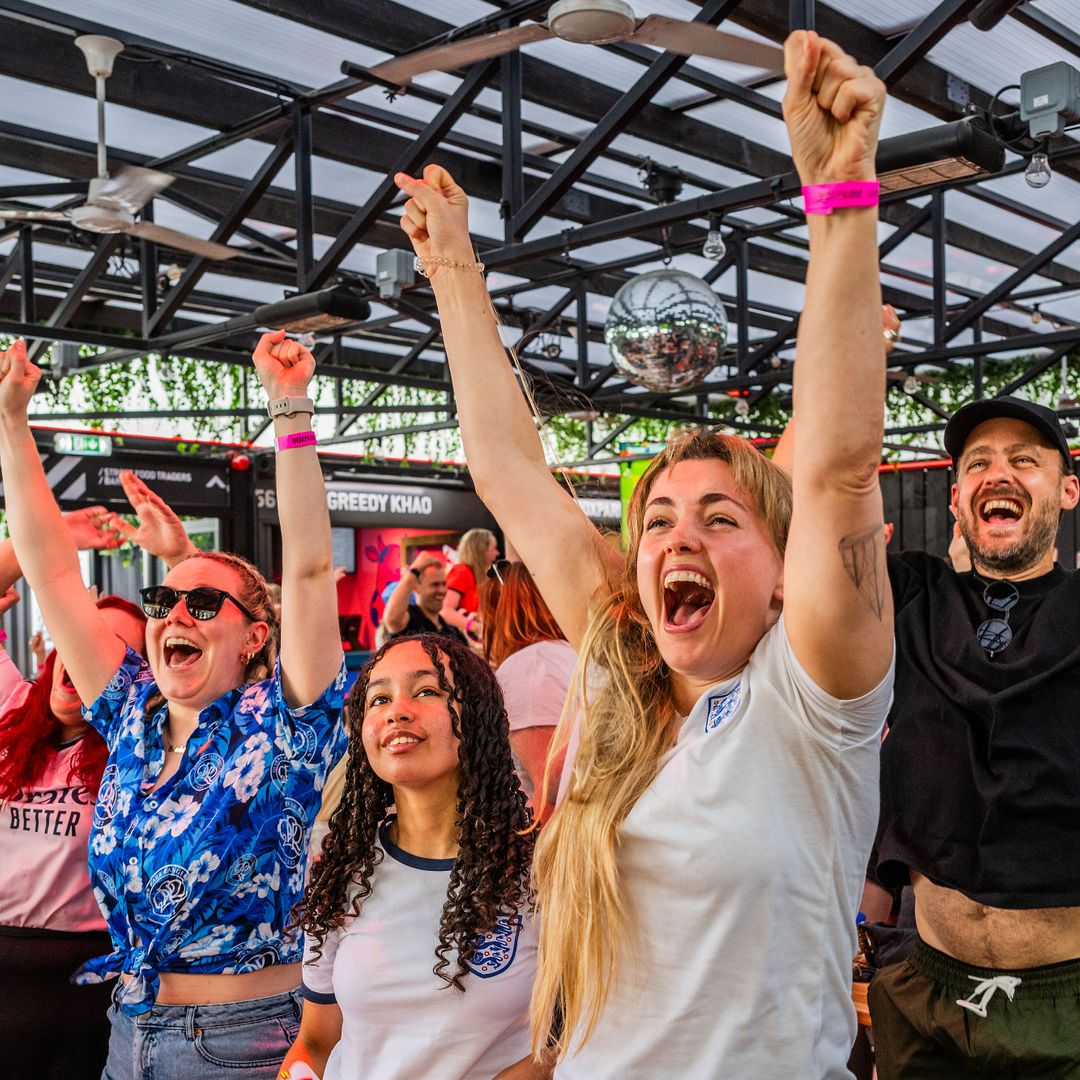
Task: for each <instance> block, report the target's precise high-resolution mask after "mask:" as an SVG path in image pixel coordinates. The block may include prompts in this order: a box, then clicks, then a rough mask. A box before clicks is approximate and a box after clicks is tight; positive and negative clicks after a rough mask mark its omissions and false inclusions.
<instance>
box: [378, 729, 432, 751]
mask: <svg viewBox="0 0 1080 1080" xmlns="http://www.w3.org/2000/svg"><path fill="white" fill-rule="evenodd" d="M423 741H424V740H423V739H422V738H420V736H419V735H414V734H413V733H412V732H411V731H392V732H391V733H390V734H389V735H387V736H386V738H385V739H383V741H382V748H383V749H384V750H386V751H387V752H388V753H391V754H405V753H408V751H410V750H411V749H412V748H413V747H414V746H419V745H420V744H421V743H422V742H423Z"/></svg>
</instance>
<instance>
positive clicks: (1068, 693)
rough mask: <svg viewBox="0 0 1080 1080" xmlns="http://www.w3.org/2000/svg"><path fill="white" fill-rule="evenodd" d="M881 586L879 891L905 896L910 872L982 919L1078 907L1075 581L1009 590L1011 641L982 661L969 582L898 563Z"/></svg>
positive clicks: (934, 567)
mask: <svg viewBox="0 0 1080 1080" xmlns="http://www.w3.org/2000/svg"><path fill="white" fill-rule="evenodd" d="M889 577H890V580H891V583H892V589H893V598H894V601H895V605H896V640H897V658H896V688H895V698H894V702H893V707H892V711H891V712H890V714H889V721H888V723H889V734H888V736H887V737H886V739H885V741H884V743H883V744H882V750H881V821H880V823H879V826H878V838H877V844H876V847H877V850H878V867H877V876H878V878H879V880H881V881H882V883H883V884H885V885H888V886H896V885H901V884H907V882H908V880H909V875H908V869H909V868H911V869H914V870H918V871H919V872H920V873H922V874H924V875H925V876H926V877H928V878H929V879H930V880H931V881H934V882H936V883H937V884H939V885H944V886H947V887H949V888H953V889H958V890H960V891H961V892H963V893H965V894H966V895H967V896H969V897H971V899H973V900H975V901H978V902H980V903H985V904H989V905H992V906H994V907H1006V908H1043V907H1069V906H1076V905H1080V574H1076V573H1070V572H1068V571H1065V570H1062V569H1061V568H1060V567H1058V566H1055V567H1054V569H1053V570H1052V571H1050V573H1048V574H1045V575H1043V576H1042V577H1040V578H1036V579H1034V580H1031V581H1018V582H1015V583H1014V584H1015V585H1016V588H1017V590H1018V591H1019V593H1020V599H1019V601H1018V602H1017V604H1016V606H1015V607H1014V608H1013V609H1012V611H1011V612H1010V614H1009V624H1010V626H1011V628H1012V631H1013V640H1012V642H1011V644H1010V645H1009V646H1008V647H1007V648H1006V649H1005V650H1004V651H1003V652H1001V653H999V654H998V655H997V656H996V657H995V658H994V659H991V658H990V657H989V656H988V655H987V653H986V652H985V651H984V650H983V648H982V647H981V646H980V645H979V643H978V641H977V640H976V628H977V627H978V626H979V624H980V623H982V622H983V621H984V620H986V619H988V618H990V617H992V614H993V613H992V612H991V611H990V609H989V608H988V606H987V604H986V603H985V601H984V600H983V597H982V594H983V589H984V588H985V583H984V582H983V581H981V580H979V579H978V578H976V576H975V575H974V574H973V573H971V572H968V573H964V574H957V573H954V572H953V571H952V570H951V569H950V568H949V566H948V565H947V564H946V563H945V562H943V561H942V560H941V559H938V558H935V557H934V556H931V555H927V554H925V553H923V552H907V553H904V554H902V555H899V556H890V558H889Z"/></svg>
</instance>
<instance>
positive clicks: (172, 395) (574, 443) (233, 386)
mask: <svg viewBox="0 0 1080 1080" xmlns="http://www.w3.org/2000/svg"><path fill="white" fill-rule="evenodd" d="M103 351H104V350H102V349H99V348H97V347H95V346H82V347H81V348H80V356H81V357H82V358H84V359H91V358H92V357H94V356H96V355H98V354H99V353H101V352H103ZM1077 359H1080V354H1078V355H1075V356H1074V357H1073V358H1071V359H1070V363H1069V366H1068V370H1067V375H1066V383H1065V385H1064V386H1063V384H1062V372H1061V366H1060V364H1054V365H1051V366H1050V367H1049V368H1048V369H1047V370H1046V371H1044V372H1043V373H1042V374H1041V375H1039V376H1038V377H1036V378H1035V379H1033V380H1032V381H1031V382H1029V383H1027V384H1025V386H1024V387H1023V388H1021V389H1020V390H1019V391H1018V392H1019V393H1020V394H1021V395H1023V396H1025V397H1029V398H1031V399H1032V400H1035V401H1039V402H1041V403H1043V404H1045V405H1051V406H1052V405H1055V404H1056V403H1057V401H1058V400H1059V398H1061V397H1062V396H1066V397H1072V398H1076V399H1080V371H1078V370H1077V367H1078V365H1077V363H1076V361H1077ZM1035 362H1037V361H1036V358H1034V357H1032V356H1020V357H1014V358H1011V359H1007V360H993V359H988V360H986V361H984V363H983V392H984V394H985V395H991V394H994V393H996V392H997V391H998V390H1000V389H1001V388H1003V387H1005V386H1007V385H1009V384H1010V383H1012V382H1013V381H1014V380H1015V379H1017V378H1018V377H1020V376H1021V375H1022V374H1023V373H1024V372H1025V371H1027V370H1028V369H1029V368H1030V367H1031V366H1032V365H1033V363H1035ZM919 375H920V386H919V392H920V393H921V394H922V395H923V396H924V397H926V398H927V399H928V400H930V401H932V402H934V403H935V404H936V405H938V406H940V407H941V408H943V409H945V410H946V411H949V412H951V411H952V410H953V409H955V408H957V407H959V406H960V405H962V404H964V402H966V401H968V400H970V399H971V397H972V396H973V386H972V378H973V371H972V366H971V365H968V364H965V365H956V366H953V367H951V368H940V369H935V368H932V367H928V368H926V369H925V370H923V371H920V373H919ZM377 385H378V384H376V383H373V382H368V381H363V380H341V382H340V394H341V404H342V406H345V407H349V406H358V405H361V404H362V403H363V402H364V401H365V400H366V399H367V398H368V397H369V396H370V395H371V394H372V393H373V391H374V390H375V389H376V387H377ZM889 385H890V389H889V394H888V397H887V399H886V413H887V415H886V424H887V426H889V427H895V426H912V427H915V426H919V425H925V424H934V423H937V422H939V421H940V417H939V416H938V415H937V414H936V413H934V412H933V410H932V409H930V408H928V407H927V406H926V405H924V404H923V403H922V402H920V401H918V400H916V399H915V398H913V397H912V396H910V395H909V394H907V393H905V392H904V391H903V389H902V388H901V385H900V384H899V383H897V382H890V384H889ZM337 393H338V380H336V379H333V378H327V377H319V376H317V377H316V378H315V380H314V382H313V384H312V397H313V398H314V400H315V402H316V404H318V405H322V406H333V405H335V404H337V397H336V395H337ZM264 400H265V396H264V394H263V391H262V388H261V386H260V385H259V381H258V378H257V376H256V375H255V372H254V369H253V368H252V367H251V366H250V365H230V364H220V363H208V362H204V361H201V360H194V359H191V358H189V357H180V356H165V357H163V356H160V355H158V354H151V355H149V356H146V357H139V358H137V359H133V360H130V361H127V362H125V363H119V364H108V365H104V366H102V367H100V368H96V369H94V370H92V371H88V372H84V373H80V374H78V375H74V376H68V377H67V378H64V379H61V380H59V381H58V382H52V381H47V382H46V384H45V389H44V391H43V393H42V394H41V395H39V397H38V398H37V399H36V400H35V403H34V407H33V409H32V411H37V412H54V411H59V410H61V409H64V408H67V409H70V410H71V411H72V412H80V411H88V412H89V411H101V412H123V411H126V410H143V409H148V408H155V407H157V408H160V409H161V410H162V411H163V412H177V413H190V412H192V411H200V410H221V409H225V410H229V409H246V408H258V407H261V405H262V404H263V402H264ZM748 400H749V399H748ZM782 400H784V401H789V400H790V398H786V399H784V398H782V395H781V393H780V392H774V393H772V394H769V395H767V396H765V397H764V398H763V399H762V400H761V401H758V402H756V403H754V404H752V405H751V406H750V411H749V413H748V414H747V415H746V416H745V417H744V418H743V422H744V423H745V424H746V425H747V426H748V427H749V428H750V429H751V430H752V429H755V428H760V429H761V430H762V433H763V434H764V433H766V432H767V431H768V429H770V428H771V429H776V428H783V427H784V426H786V424H787V423H788V421H789V420H790V412H789V410H787V409H785V408H783V407H782V404H781V402H782ZM374 403H375V404H378V405H381V406H388V405H393V406H398V407H400V408H401V409H402V412H401V413H399V414H394V413H366V414H360V415H359V416H357V417H356V418H355V419H354V420H353V422H352V423H351V425H350V427H349V430H350V432H354V433H356V434H364V433H368V432H377V431H381V430H394V429H398V428H401V427H410V426H414V425H426V424H431V423H438V422H440V421H442V420H443V419H445V414H433V413H430V412H428V413H422V412H419V411H418V410H419V409H422V408H423V407H425V406H428V407H431V406H440V405H443V404H445V395H444V394H443V393H442V392H440V391H435V390H425V389H422V388H419V387H406V386H388V387H387V388H386V389H385V390H384V391H382V393H381V394H380V395H379V396H378V398H377V399H376V401H375V402H374ZM410 406H412V407H414V408H412V409H410ZM733 406H734V400H732V401H727V400H725V401H722V402H719V403H715V404H714V405H713V406H712V407H711V409H710V415H711V416H712V417H713V418H714V419H720V418H721V417H723V416H727V415H730V413H731V411H732V408H733ZM680 407H681V406H679V405H678V404H677V403H672V408H673V409H678V408H680ZM624 419H625V417H622V416H618V415H614V414H606V415H603V416H601V417H600V418H599V419H597V420H596V421H594V422H593V425H592V432H593V438H594V440H596V441H600V440H602V439H603V437H604V436H605V435H606V434H607V433H608V432H610V431H612V430H613V429H614V428H615V427H616V426H618V425H619V424H620V423H621V422H622V421H623V420H624ZM842 419H843V418H842V417H840V418H838V420H840V421H842ZM335 421H336V418H335V417H333V416H331V415H327V416H325V417H324V416H320V417H318V418H317V419H316V429H317V430H318V431H319V434H320V437H326V436H327V435H331V434H333V433H334V430H335V427H334V425H335ZM687 422H688V423H694V422H695V417H694V415H693V414H692V413H691V412H689V411H688V412H687ZM114 423H115V422H110V421H108V420H107V419H102V420H95V421H91V422H90V426H91V427H96V428H103V427H111V426H113V425H114ZM184 425H185V426H184V431H183V434H185V435H189V434H190V437H193V438H219V439H228V440H236V441H243V440H244V439H246V438H247V435H248V432H249V430H251V427H250V426H249V422H248V421H245V420H241V421H239V422H238V421H236V420H234V419H232V418H230V417H228V416H220V417H213V416H211V417H199V416H190V415H189V416H187V417H186V418H185V421H184ZM679 426H680V424H679V423H678V422H676V421H670V420H646V419H642V420H637V421H635V423H634V424H632V425H631V426H630V427H628V428H627V429H626V430H625V431H624V432H623V433H621V434H620V436H619V441H627V442H642V443H656V442H663V441H664V440H665V439H666V438H667V436H668V435H669V434H670V433H671V431H672V430H673V429H675V428H677V427H679ZM173 427H174V428H175V427H176V425H175V424H173ZM177 433H178V434H179V433H181V432H179V431H178V432H177ZM542 437H543V439H544V442H545V446H546V448H547V453H548V456H549V458H550V459H551V460H552V461H556V460H557V461H580V460H582V459H583V458H585V457H586V455H587V449H588V444H587V439H586V425H585V423H584V422H583V421H580V420H573V419H570V418H569V417H567V416H565V415H559V416H554V417H552V418H551V419H550V420H548V421H547V422H546V423H545V424H544V428H543V436H542ZM889 441H891V442H896V443H903V444H905V445H908V446H912V447H919V446H930V447H935V448H936V447H937V446H938V445H939V439H938V436H937V435H936V434H914V435H901V436H893V437H890V439H889ZM180 445H181V449H182V450H183V449H188V450H195V449H197V447H185V446H184V444H180ZM349 449H350V450H351V451H352V452H354V453H355V452H357V450H360V451H361V452H362V453H364V454H365V456H368V457H370V458H371V459H372V460H376V459H381V458H403V457H410V456H416V457H421V458H425V459H428V460H430V461H432V462H435V463H437V464H439V463H450V462H455V461H460V460H461V459H462V457H463V453H462V447H461V435H460V432H459V430H458V428H457V427H456V426H454V427H452V428H448V429H445V430H442V431H419V432H413V433H409V434H396V435H386V436H383V437H380V438H372V439H368V440H365V441H363V442H361V443H356V444H353V445H352V446H351V447H349ZM617 449H618V446H617V442H616V443H615V444H613V445H612V446H610V447H608V448H607V451H605V454H604V456H607V453H608V452H610V453H615V452H617ZM889 454H890V456H891V457H900V456H903V453H902V452H901V451H890V452H889Z"/></svg>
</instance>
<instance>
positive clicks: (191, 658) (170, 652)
mask: <svg viewBox="0 0 1080 1080" xmlns="http://www.w3.org/2000/svg"><path fill="white" fill-rule="evenodd" d="M164 656H165V667H166V668H168V670H169V671H186V670H188V668H191V667H194V666H195V664H197V663H198V662H199V660H200V659H201V658H202V649H200V648H199V646H198V645H196V644H195V642H194V641H192V640H191V639H190V638H186V637H168V638H166V639H165V648H164Z"/></svg>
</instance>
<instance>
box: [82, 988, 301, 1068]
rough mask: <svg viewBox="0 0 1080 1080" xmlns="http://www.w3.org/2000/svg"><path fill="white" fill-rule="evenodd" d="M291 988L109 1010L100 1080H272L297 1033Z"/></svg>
mask: <svg viewBox="0 0 1080 1080" xmlns="http://www.w3.org/2000/svg"><path fill="white" fill-rule="evenodd" d="M300 1009H301V999H300V993H299V991H296V990H293V991H290V992H289V993H286V994H276V995H275V996H274V997H266V998H258V999H256V1000H254V1001H230V1002H226V1003H225V1004H223V1005H155V1006H154V1007H153V1008H152V1009H151V1010H150V1012H148V1013H146V1014H145V1015H143V1016H136V1017H131V1016H128V1015H126V1014H125V1013H123V1012H121V1011H120V1009H119V1008H117V1006H116V1002H115V995H114V1000H113V1006H112V1008H111V1009H109V1020H110V1021H111V1023H112V1033H111V1035H110V1038H109V1059H108V1061H107V1062H106V1065H105V1072H104V1073H102V1080H214V1078H215V1077H218V1078H224V1077H231V1078H233V1080H237V1078H239V1077H244V1080H275V1078H276V1077H277V1074H278V1069H279V1068H280V1066H281V1061H282V1059H283V1058H284V1057H285V1055H286V1053H288V1050H289V1047H290V1046H292V1044H293V1041H294V1040H295V1039H296V1035H297V1032H298V1031H299V1030H300Z"/></svg>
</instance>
